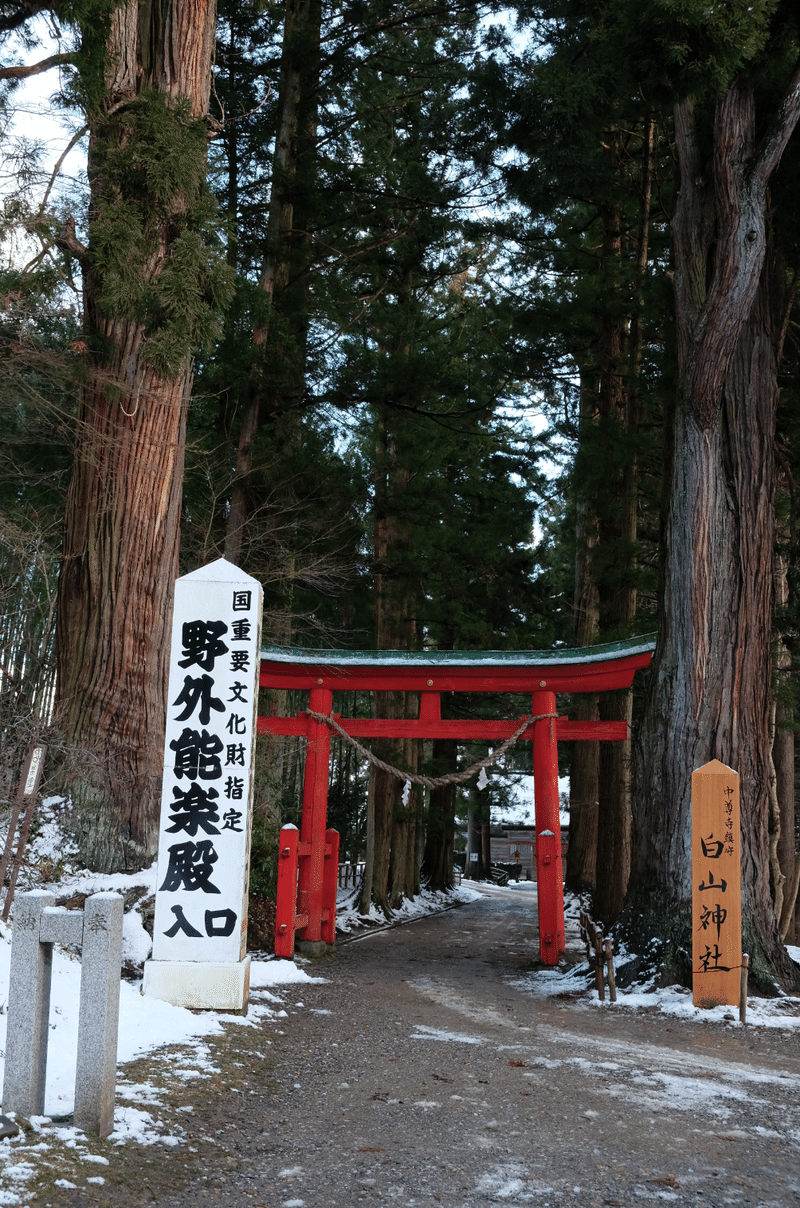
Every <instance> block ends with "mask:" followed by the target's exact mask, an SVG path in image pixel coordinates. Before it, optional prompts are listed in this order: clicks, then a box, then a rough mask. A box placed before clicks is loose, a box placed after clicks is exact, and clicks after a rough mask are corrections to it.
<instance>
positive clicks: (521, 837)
mask: <svg viewBox="0 0 800 1208" xmlns="http://www.w3.org/2000/svg"><path fill="white" fill-rule="evenodd" d="M491 843H492V863H493V864H518V865H519V867H520V871H521V875H522V877H523V879H524V878H525V875H526V873H527V874H529V875H530V879H531V880H532V881H535V880H536V831H535V830H534V828H533V827H532V826H531V827H527V828H525V829H524V830H507V829H498V828H495V827H493V828H492V834H491ZM561 858H562V860H564V861H566V858H567V828H566V827H565V826H563V827H562V828H561Z"/></svg>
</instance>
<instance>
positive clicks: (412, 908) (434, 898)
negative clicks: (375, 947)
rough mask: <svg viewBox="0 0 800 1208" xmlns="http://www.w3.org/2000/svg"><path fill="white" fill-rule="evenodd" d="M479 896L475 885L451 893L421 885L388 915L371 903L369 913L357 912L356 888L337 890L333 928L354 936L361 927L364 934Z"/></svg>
mask: <svg viewBox="0 0 800 1208" xmlns="http://www.w3.org/2000/svg"><path fill="white" fill-rule="evenodd" d="M480 896H481V895H480V893H479V892H478V891H477V890H476V889H471V888H470V887H469V886H468V885H464V884H462V885H460V886H459V887H458V888H457V889H453V890H451V891H450V893H435V892H433V891H431V890H429V889H423V890H422V892H421V893H419V894H418V895H417V897H415V898H413V899H412V900H408V901H405V902H403V904H402V906H399V907H398V908H397V910H395V911H394V912H393V914H392V917H391V919H387V917H386V915H385V914H384V913H383V911H382V910H379V909H378V907H377V906H375V905H371V906H370V908H369V913H368V914H361V913H359V909H358V890H355V889H349V890H344V891H342V890H339V897H338V901H337V903H336V930H337V931H338V932H339V933H340V934H342V935H347V936H353V934H354V933H355V932H358V931H359V930H362V931H363V933H364V934H365V935H366V934H370V933H371V932H373V931H374V930H375V928H376V927H378V928H383V927H393V926H396V925H397V924H398V923H408V922H410V921H411V920H412V919H418V918H422V917H424V916H425V915H426V914H437V913H438V912H440V911H442V910H449V909H450V908H451V907H452V906H455V905H458V904H460V903H465V902H475V901H477V899H478V898H480ZM356 938H357V937H356Z"/></svg>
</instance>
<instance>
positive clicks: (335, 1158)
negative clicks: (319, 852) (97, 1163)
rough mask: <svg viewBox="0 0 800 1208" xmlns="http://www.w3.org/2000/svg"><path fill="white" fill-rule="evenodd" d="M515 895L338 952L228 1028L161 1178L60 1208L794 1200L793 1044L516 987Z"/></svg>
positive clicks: (521, 918) (797, 1064)
mask: <svg viewBox="0 0 800 1208" xmlns="http://www.w3.org/2000/svg"><path fill="white" fill-rule="evenodd" d="M520 899H521V895H520V894H518V893H517V894H514V893H513V892H509V893H508V894H499V893H493V894H492V895H490V896H487V897H485V898H483V899H481V901H479V902H475V903H472V904H470V905H468V906H463V907H460V908H458V909H456V910H452V911H449V912H447V913H445V914H442V915H437V916H434V917H430V918H427V919H424V920H421V921H419V922H415V923H412V924H409V925H407V926H404V927H400V928H397V929H393V930H389V931H385V932H380V933H377V934H373V935H370V936H368V937H366V938H363V939H359V940H357V941H356V942H351V943H347V944H342V945H340V946H339V948H338V950H337V953H336V955H335V956H334V957H331V958H328V959H325V960H322V961H320V962H317V963H315V965H314V967H313V969H312V971H313V972H314V973H315V974H317V975H319V976H323V977H325V978H326V979H327V981H326V983H325V984H319V985H302V986H297V987H292V988H291V991H290V995H289V997H290V998H291V1000H292V1001H293V1002H296V1003H300V1002H302V1004H303V1005H302V1007H299V1006H298V1007H297V1008H296V1012H290V1013H289V1015H288V1017H287V1019H286V1020H285V1021H282V1028H283V1032H282V1034H278V1035H276V1034H275V1025H274V1024H271V1025H268V1026H266V1027H265V1033H266V1035H267V1036H269V1037H270V1038H271V1039H272V1044H271V1045H270V1046H269V1047H268V1048H265V1046H264V1044H263V1040H264V1035H262V1034H260V1032H259V1031H257V1030H255V1029H245V1028H238V1029H236V1028H234V1029H231V1030H230V1034H229V1038H228V1040H227V1041H226V1045H227V1048H226V1049H225V1052H224V1053H223V1054H222V1056H221V1067H220V1068H221V1069H222V1070H224V1077H221V1078H220V1079H218V1081H217V1083H216V1084H215V1086H214V1088H213V1089H212V1090H211V1092H210V1093H209V1094H208V1095H207V1096H205V1097H201V1096H200V1094H199V1092H198V1091H195V1092H194V1096H195V1111H194V1114H193V1115H192V1117H191V1126H190V1135H189V1138H188V1141H187V1143H186V1144H185V1145H182V1146H180V1147H177V1148H176V1149H175V1150H174V1151H173V1153H172V1155H171V1156H170V1157H169V1159H168V1162H167V1159H166V1158H165V1157H153V1158H150V1157H147V1158H145V1159H144V1160H143V1162H142V1167H141V1169H140V1170H139V1171H137V1172H134V1171H131V1170H129V1171H128V1177H127V1178H125V1179H121V1180H120V1181H119V1183H118V1184H117V1185H115V1186H112V1185H108V1186H106V1187H105V1188H104V1189H103V1190H102V1192H100V1191H98V1192H97V1193H96V1194H93V1195H92V1196H87V1195H86V1194H85V1193H83V1192H78V1193H74V1195H75V1198H70V1199H69V1200H66V1199H65V1200H64V1201H63V1202H64V1203H67V1202H69V1203H72V1204H76V1205H84V1204H85V1205H87V1206H88V1205H89V1204H90V1203H101V1204H106V1203H107V1204H110V1205H125V1206H127V1205H133V1204H144V1203H148V1202H157V1203H159V1204H163V1205H165V1206H167V1208H190V1206H191V1208H197V1205H198V1204H199V1205H205V1204H214V1205H217V1206H219V1208H233V1206H236V1208H240V1206H242V1205H252V1206H253V1208H334V1206H335V1208H351V1206H353V1205H358V1204H365V1205H367V1204H374V1203H383V1204H396V1205H402V1206H403V1208H405V1206H408V1208H415V1206H417V1205H419V1206H425V1208H433V1205H436V1204H442V1205H447V1206H448V1208H473V1206H478V1205H484V1204H495V1203H496V1204H507V1205H515V1204H536V1205H541V1206H542V1208H556V1206H558V1208H562V1206H563V1208H566V1206H568V1205H569V1206H575V1208H588V1206H594V1205H598V1206H599V1205H603V1204H612V1205H633V1204H643V1203H665V1202H668V1203H671V1204H678V1205H683V1204H692V1205H697V1206H698V1208H700V1206H712V1205H713V1206H714V1208H716V1206H717V1205H719V1206H722V1205H740V1204H750V1205H758V1206H764V1208H766V1206H768V1205H769V1206H772V1205H781V1206H782V1205H787V1204H797V1203H798V1202H800V1093H799V1092H800V1052H799V1051H798V1042H797V1040H796V1039H792V1038H789V1039H787V1036H788V1037H791V1034H789V1033H786V1032H781V1031H775V1030H767V1029H762V1030H755V1029H753V1030H751V1029H749V1028H748V1029H747V1030H743V1029H741V1028H738V1027H736V1028H734V1027H721V1026H719V1025H713V1026H712V1025H709V1024H702V1023H701V1024H694V1023H687V1022H683V1021H680V1020H670V1019H665V1018H664V1017H663V1016H656V1015H652V1016H648V1015H647V1014H643V1013H636V1014H634V1013H631V1012H629V1011H626V1010H625V1009H624V1008H616V1009H614V1008H610V1007H609V1008H608V1009H603V1010H599V1009H597V1008H596V1007H594V1006H590V1005H589V1004H588V1003H587V1002H586V1001H585V1000H580V1001H575V1000H573V999H565V1000H561V999H553V998H550V999H543V998H538V997H535V996H533V995H531V993H530V992H529V991H526V990H525V989H524V988H520V987H517V986H515V985H514V984H513V983H514V979H515V978H519V977H521V976H522V975H524V973H525V972H526V971H527V970H528V969H529V967H530V954H531V952H533V951H535V946H534V945H535V939H536V922H535V916H534V914H533V913H532V911H531V908H530V905H529V903H527V902H525V901H524V899H523V900H520ZM265 1052H266V1053H267V1056H266V1058H265V1057H264V1053H265ZM185 1118H186V1117H184V1119H185ZM192 1151H194V1152H192ZM126 1157H127V1161H128V1163H131V1162H135V1161H136V1160H137V1159H136V1158H135V1151H134V1150H132V1149H131V1150H129V1151H126ZM148 1167H152V1170H148V1169H147V1168H148ZM143 1171H145V1172H146V1173H142V1172H143ZM47 1198H48V1201H49V1200H50V1197H49V1196H48V1197H47ZM59 1208H60V1204H59Z"/></svg>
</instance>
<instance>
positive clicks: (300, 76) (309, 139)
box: [225, 0, 322, 565]
mask: <svg viewBox="0 0 800 1208" xmlns="http://www.w3.org/2000/svg"><path fill="white" fill-rule="evenodd" d="M321 26H322V3H321V0H288V3H287V4H286V6H285V16H284V26H283V45H282V49H281V68H280V87H279V91H278V127H277V130H276V134H275V152H274V156H273V164H272V188H271V193H270V205H269V218H268V223H267V248H266V251H265V256H264V265H263V268H262V272H261V282H260V284H261V288H262V290H263V291H264V294H265V297H266V298H267V301H268V310H267V314H266V316H265V318H264V319H263V320H262V322H261V323H260V324H259V325H258V327H257V328H256V329H255V331H254V332H253V349H254V354H255V355H254V360H253V366H252V370H251V375H250V382H249V389H248V395H247V398H246V399H245V403H244V410H243V413H242V423H241V429H240V432H239V448H238V452H237V458H236V477H235V480H234V483H233V486H232V488H231V499H230V509H229V512H228V523H227V528H226V534H225V557H226V558H227V559H228V561H229V562H233V563H235V564H236V565H240V564H241V563H242V557H243V548H244V546H245V536H246V532H247V522H248V519H249V517H250V515H251V512H252V511H253V499H252V484H251V476H252V473H253V470H254V463H253V445H254V441H255V440H256V437H257V435H258V431H259V429H260V428H261V427H262V426H263V425H264V424H266V423H268V422H269V421H270V420H271V419H274V418H275V417H276V416H278V415H281V414H282V413H284V412H285V411H288V410H292V409H297V408H299V406H300V405H301V403H302V399H303V393H304V390H305V373H306V341H307V336H308V323H309V314H308V276H307V271H306V270H307V269H308V264H309V259H310V254H311V241H310V238H309V235H308V229H309V225H310V224H309V222H308V210H309V206H310V204H311V191H310V189H309V187H308V177H309V174H310V173H311V172H313V164H314V160H315V157H316V144H317V120H318V114H317V106H318V92H319V70H320V67H319V63H320V34H321ZM273 312H274V313H277V314H278V315H279V316H281V317H282V320H283V334H282V336H281V337H280V340H279V342H278V345H277V347H276V348H275V357H274V360H273V363H272V364H271V366H270V373H269V374H267V373H266V372H265V365H264V362H263V357H264V354H265V351H266V349H267V345H268V342H269V340H270V328H271V326H274V324H272V318H273V317H274V313H273ZM273 338H274V333H273Z"/></svg>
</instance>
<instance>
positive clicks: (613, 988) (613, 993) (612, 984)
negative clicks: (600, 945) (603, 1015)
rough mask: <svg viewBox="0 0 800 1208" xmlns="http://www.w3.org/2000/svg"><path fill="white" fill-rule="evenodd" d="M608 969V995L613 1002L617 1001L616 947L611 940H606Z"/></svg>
mask: <svg viewBox="0 0 800 1208" xmlns="http://www.w3.org/2000/svg"><path fill="white" fill-rule="evenodd" d="M606 969H607V971H608V997H609V1000H610V1001H611V1002H616V1001H617V983H616V981H615V980H614V949H613V947H612V946H611V940H606Z"/></svg>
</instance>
